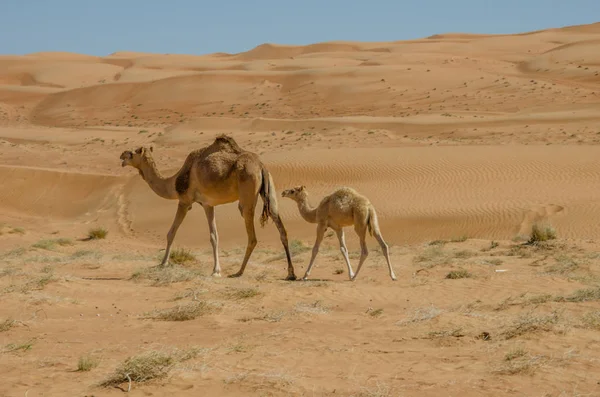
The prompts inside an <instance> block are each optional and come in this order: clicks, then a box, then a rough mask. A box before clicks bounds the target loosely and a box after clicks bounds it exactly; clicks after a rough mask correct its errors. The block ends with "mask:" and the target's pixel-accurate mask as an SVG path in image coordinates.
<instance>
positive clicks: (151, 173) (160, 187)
mask: <svg viewBox="0 0 600 397" xmlns="http://www.w3.org/2000/svg"><path fill="white" fill-rule="evenodd" d="M139 171H140V175H141V176H142V178H143V179H144V180H145V181H146V183H147V184H148V186H150V189H152V190H153V191H154V193H156V194H158V195H159V196H160V197H162V198H166V199H171V200H175V199H177V198H178V195H177V192H176V191H175V178H174V177H175V175H174V176H171V177H168V178H165V177H163V176H162V175H161V174H160V172H159V171H158V169H156V164H155V163H154V161H153V160H151V159H146V161H144V162H142V166H141V167H140V169H139Z"/></svg>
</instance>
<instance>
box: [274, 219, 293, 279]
mask: <svg viewBox="0 0 600 397" xmlns="http://www.w3.org/2000/svg"><path fill="white" fill-rule="evenodd" d="M271 218H272V219H273V222H274V223H275V226H277V230H279V238H280V239H281V243H282V244H283V249H284V250H285V256H286V258H287V264H288V268H287V271H288V275H287V277H286V280H292V281H293V280H296V274H294V266H293V265H292V256H291V255H290V249H289V246H288V237H287V231H286V230H285V226H283V222H282V221H281V218H280V217H279V214H273V213H271Z"/></svg>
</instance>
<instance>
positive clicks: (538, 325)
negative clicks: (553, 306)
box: [502, 313, 558, 339]
mask: <svg viewBox="0 0 600 397" xmlns="http://www.w3.org/2000/svg"><path fill="white" fill-rule="evenodd" d="M557 323H558V314H556V313H552V314H550V315H546V316H544V315H538V316H536V315H532V314H524V315H522V316H520V317H519V318H517V319H516V320H515V321H514V323H513V324H512V325H510V326H509V327H508V328H507V329H506V330H505V331H504V332H502V336H504V338H505V339H513V338H516V337H518V336H521V335H525V334H530V333H535V332H540V331H541V332H549V331H552V330H553V329H554V326H555V325H556V324H557Z"/></svg>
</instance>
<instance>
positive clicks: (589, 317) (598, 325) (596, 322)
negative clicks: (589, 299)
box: [580, 311, 600, 331]
mask: <svg viewBox="0 0 600 397" xmlns="http://www.w3.org/2000/svg"><path fill="white" fill-rule="evenodd" d="M580 327H581V328H589V329H595V330H599V331H600V311H595V312H588V313H586V314H584V315H583V317H581V325H580Z"/></svg>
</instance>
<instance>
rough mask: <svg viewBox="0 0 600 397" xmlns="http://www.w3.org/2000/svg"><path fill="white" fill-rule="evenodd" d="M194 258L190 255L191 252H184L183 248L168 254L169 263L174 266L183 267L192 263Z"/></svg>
mask: <svg viewBox="0 0 600 397" xmlns="http://www.w3.org/2000/svg"><path fill="white" fill-rule="evenodd" d="M195 260H196V257H195V256H194V254H192V252H191V251H189V250H186V249H185V248H178V249H174V250H173V251H171V253H170V254H169V261H170V262H171V263H174V264H176V265H183V264H185V263H188V262H194V261H195Z"/></svg>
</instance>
